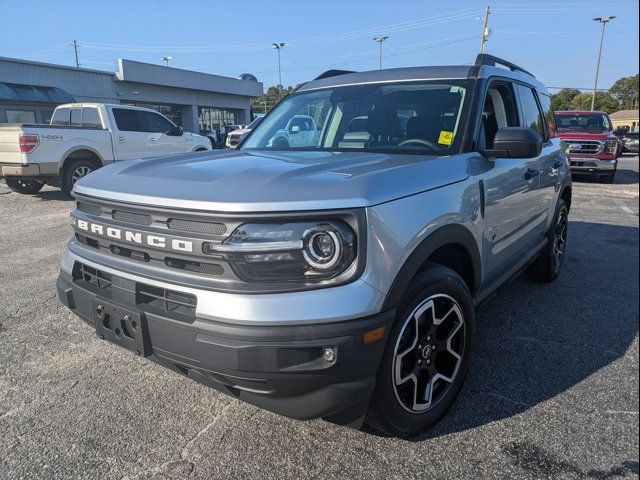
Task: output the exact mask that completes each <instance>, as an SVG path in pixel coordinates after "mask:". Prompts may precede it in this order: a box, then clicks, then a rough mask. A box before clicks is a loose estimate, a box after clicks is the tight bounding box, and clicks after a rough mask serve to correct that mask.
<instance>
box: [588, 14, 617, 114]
mask: <svg viewBox="0 0 640 480" xmlns="http://www.w3.org/2000/svg"><path fill="white" fill-rule="evenodd" d="M614 18H616V17H597V18H594V19H593V21H594V22H600V23H601V24H602V35H601V36H600V50H599V52H598V64H597V66H596V80H595V82H594V84H593V95H592V96H591V111H592V112H593V110H595V106H596V90H597V89H598V75H600V60H601V59H602V44H603V43H604V27H605V25H606V24H607V23H609V22H610V21H611V20H613V19H614Z"/></svg>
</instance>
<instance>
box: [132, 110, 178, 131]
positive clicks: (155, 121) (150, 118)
mask: <svg viewBox="0 0 640 480" xmlns="http://www.w3.org/2000/svg"><path fill="white" fill-rule="evenodd" d="M138 114H139V115H140V117H141V119H142V125H143V127H144V131H145V132H149V133H165V132H168V131H169V130H172V129H173V128H174V125H173V123H171V122H170V121H169V120H167V119H166V118H164V117H163V116H162V115H158V114H157V113H153V112H144V111H139V112H138Z"/></svg>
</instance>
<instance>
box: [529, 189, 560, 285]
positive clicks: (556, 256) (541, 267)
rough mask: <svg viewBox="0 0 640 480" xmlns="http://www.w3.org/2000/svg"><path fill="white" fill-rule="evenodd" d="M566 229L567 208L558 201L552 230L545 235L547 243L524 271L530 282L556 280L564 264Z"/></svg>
mask: <svg viewBox="0 0 640 480" xmlns="http://www.w3.org/2000/svg"><path fill="white" fill-rule="evenodd" d="M568 229H569V207H568V206H567V204H566V202H565V201H564V200H562V199H560V201H559V202H558V206H557V207H556V214H555V216H554V217H553V228H551V230H549V233H548V234H547V237H548V239H549V241H548V242H547V245H546V246H545V247H544V248H543V249H542V251H541V252H540V254H539V255H538V257H537V258H536V259H535V260H534V262H533V263H532V264H531V265H529V266H528V267H527V269H526V271H525V272H526V274H527V277H529V279H530V280H533V281H536V282H545V283H548V282H553V281H554V280H555V279H556V278H558V275H559V274H560V270H561V269H562V265H563V263H564V257H565V253H566V247H567V234H568Z"/></svg>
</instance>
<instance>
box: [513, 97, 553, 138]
mask: <svg viewBox="0 0 640 480" xmlns="http://www.w3.org/2000/svg"><path fill="white" fill-rule="evenodd" d="M516 89H517V90H518V96H519V97H520V106H521V108H522V111H521V112H520V113H521V114H522V115H521V117H522V125H521V126H522V127H529V128H533V129H534V130H536V131H537V132H538V133H539V134H540V136H541V137H542V138H543V139H545V140H546V139H547V134H546V130H547V129H546V126H545V121H544V119H543V117H542V113H541V112H540V107H538V102H537V101H536V97H535V94H534V93H533V90H532V89H530V88H529V87H525V86H523V85H516Z"/></svg>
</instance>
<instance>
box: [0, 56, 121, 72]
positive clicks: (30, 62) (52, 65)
mask: <svg viewBox="0 0 640 480" xmlns="http://www.w3.org/2000/svg"><path fill="white" fill-rule="evenodd" d="M0 61H5V62H14V63H24V64H26V65H35V66H38V67H50V68H61V69H64V70H73V71H76V72H77V71H81V72H90V73H101V74H104V75H115V72H113V71H109V70H96V69H93V68H84V67H72V66H70V65H61V64H59V63H46V62H38V61H35V60H26V59H23V58H12V57H0Z"/></svg>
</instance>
